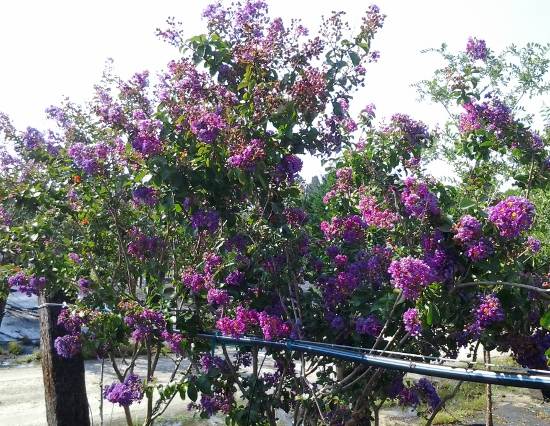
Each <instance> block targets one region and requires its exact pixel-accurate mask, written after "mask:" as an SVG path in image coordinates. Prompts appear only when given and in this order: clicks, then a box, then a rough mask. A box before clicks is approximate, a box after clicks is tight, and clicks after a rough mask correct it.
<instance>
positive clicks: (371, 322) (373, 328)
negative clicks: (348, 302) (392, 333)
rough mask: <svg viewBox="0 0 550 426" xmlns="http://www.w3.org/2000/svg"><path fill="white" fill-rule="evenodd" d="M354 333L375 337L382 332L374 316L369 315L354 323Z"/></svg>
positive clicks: (379, 323)
mask: <svg viewBox="0 0 550 426" xmlns="http://www.w3.org/2000/svg"><path fill="white" fill-rule="evenodd" d="M355 331H356V332H357V334H364V335H367V336H373V337H377V336H378V335H379V334H380V332H381V331H382V323H381V322H380V320H379V319H378V318H377V317H376V316H374V315H369V316H368V317H366V318H364V317H359V318H357V320H356V321H355Z"/></svg>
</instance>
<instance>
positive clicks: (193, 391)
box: [187, 383, 198, 402]
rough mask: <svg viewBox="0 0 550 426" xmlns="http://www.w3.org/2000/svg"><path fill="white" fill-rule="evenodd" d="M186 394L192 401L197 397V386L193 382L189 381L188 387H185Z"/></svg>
mask: <svg viewBox="0 0 550 426" xmlns="http://www.w3.org/2000/svg"><path fill="white" fill-rule="evenodd" d="M187 396H188V397H189V399H190V400H191V401H193V402H195V401H196V400H197V397H198V394H197V387H196V386H195V384H194V383H189V387H188V388H187Z"/></svg>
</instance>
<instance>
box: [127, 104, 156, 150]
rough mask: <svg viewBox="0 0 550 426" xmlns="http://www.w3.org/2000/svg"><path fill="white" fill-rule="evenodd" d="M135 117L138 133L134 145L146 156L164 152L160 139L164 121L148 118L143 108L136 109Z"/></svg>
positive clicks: (133, 141)
mask: <svg viewBox="0 0 550 426" xmlns="http://www.w3.org/2000/svg"><path fill="white" fill-rule="evenodd" d="M133 117H134V119H135V120H136V127H137V129H138V133H137V135H136V137H135V138H134V139H133V140H132V147H133V148H134V149H135V150H136V151H137V152H139V153H140V154H142V155H143V156H145V157H149V156H151V155H157V154H159V153H160V152H162V147H163V143H162V141H161V140H160V131H161V130H162V122H161V121H160V120H155V119H151V118H147V116H146V114H145V113H144V112H143V111H141V110H138V111H134V114H133Z"/></svg>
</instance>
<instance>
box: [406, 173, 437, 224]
mask: <svg viewBox="0 0 550 426" xmlns="http://www.w3.org/2000/svg"><path fill="white" fill-rule="evenodd" d="M403 183H404V185H405V188H404V189H403V192H402V193H401V202H402V203H403V205H404V206H405V211H406V213H407V214H408V215H410V216H413V217H416V218H419V219H422V218H424V217H426V216H428V215H433V216H438V215H439V214H440V213H441V210H440V209H439V201H438V200H437V197H436V196H435V195H434V194H433V193H431V192H430V190H429V188H428V185H427V184H426V183H425V182H420V181H418V180H417V179H416V178H414V177H412V176H409V177H407V178H406V179H405V181H404V182H403Z"/></svg>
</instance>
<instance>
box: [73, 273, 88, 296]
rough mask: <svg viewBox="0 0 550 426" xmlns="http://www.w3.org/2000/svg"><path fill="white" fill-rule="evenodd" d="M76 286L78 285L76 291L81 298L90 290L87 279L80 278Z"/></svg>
mask: <svg viewBox="0 0 550 426" xmlns="http://www.w3.org/2000/svg"><path fill="white" fill-rule="evenodd" d="M76 284H77V285H78V290H79V293H80V295H81V296H86V295H87V294H89V293H90V291H91V289H92V282H91V281H90V280H89V279H88V278H84V277H80V278H79V279H78V280H77V281H76Z"/></svg>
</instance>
